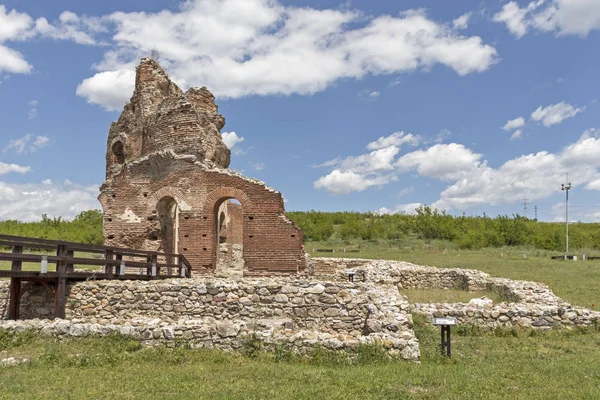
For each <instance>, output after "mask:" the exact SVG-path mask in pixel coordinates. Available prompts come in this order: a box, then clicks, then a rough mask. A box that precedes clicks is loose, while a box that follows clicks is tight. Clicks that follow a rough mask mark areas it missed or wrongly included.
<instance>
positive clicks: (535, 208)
mask: <svg viewBox="0 0 600 400" xmlns="http://www.w3.org/2000/svg"><path fill="white" fill-rule="evenodd" d="M533 210H534V211H535V220H536V221H537V204H536V205H535V206H533Z"/></svg>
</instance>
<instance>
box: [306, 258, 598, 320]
mask: <svg viewBox="0 0 600 400" xmlns="http://www.w3.org/2000/svg"><path fill="white" fill-rule="evenodd" d="M310 264H311V266H312V268H314V270H315V271H325V270H327V271H333V272H332V273H331V277H332V278H333V279H334V280H336V281H347V280H348V278H347V272H349V271H353V272H355V273H360V275H361V276H363V275H364V277H365V281H366V282H369V283H375V284H379V285H394V286H396V287H397V288H398V289H399V290H400V294H402V290H403V289H459V290H467V291H471V292H473V293H474V295H476V293H477V291H482V290H486V289H487V290H491V291H494V292H496V293H499V294H500V295H501V297H502V298H503V299H505V301H502V302H501V303H499V304H494V302H493V301H492V300H490V299H487V298H475V299H473V300H471V301H470V302H469V303H455V304H449V303H417V304H411V310H412V312H416V313H420V314H424V315H426V316H427V317H428V318H429V319H430V320H432V319H433V318H434V317H453V318H456V319H457V320H458V323H459V324H468V325H476V326H479V327H482V328H484V329H495V328H513V327H522V328H535V329H557V328H571V327H585V326H590V325H592V324H595V323H599V322H600V312H597V311H593V310H589V309H586V308H584V307H577V306H573V305H571V304H569V303H567V302H565V301H564V300H563V299H561V298H560V297H558V296H557V295H555V294H554V293H553V292H552V290H550V288H549V287H548V286H546V285H544V284H542V283H538V282H530V281H517V280H512V279H506V278H494V277H491V276H490V275H489V274H486V273H485V272H481V271H478V270H472V269H459V268H434V267H427V266H421V265H415V264H411V263H407V262H402V261H387V260H358V259H344V258H312V259H311V261H310ZM357 276H358V274H357Z"/></svg>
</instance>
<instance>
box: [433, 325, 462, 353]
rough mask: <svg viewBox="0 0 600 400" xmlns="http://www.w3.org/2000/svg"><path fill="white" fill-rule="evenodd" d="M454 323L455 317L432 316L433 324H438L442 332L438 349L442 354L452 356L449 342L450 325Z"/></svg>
mask: <svg viewBox="0 0 600 400" xmlns="http://www.w3.org/2000/svg"><path fill="white" fill-rule="evenodd" d="M454 325H456V318H434V319H433V326H439V327H440V328H441V333H442V344H441V345H440V351H441V353H442V355H443V356H447V357H451V356H452V347H451V344H450V327H452V326H454Z"/></svg>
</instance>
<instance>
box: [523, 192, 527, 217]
mask: <svg viewBox="0 0 600 400" xmlns="http://www.w3.org/2000/svg"><path fill="white" fill-rule="evenodd" d="M523 215H524V216H525V218H527V197H525V198H524V199H523Z"/></svg>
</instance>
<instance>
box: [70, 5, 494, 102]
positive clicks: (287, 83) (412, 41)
mask: <svg viewBox="0 0 600 400" xmlns="http://www.w3.org/2000/svg"><path fill="white" fill-rule="evenodd" d="M102 20H103V21H109V22H110V23H112V24H114V35H113V44H114V46H113V47H112V48H111V49H110V50H108V51H107V53H106V54H105V57H104V60H103V61H102V62H101V63H99V64H98V65H97V68H98V70H99V72H98V74H97V75H96V76H95V77H92V78H89V79H87V80H86V81H84V82H83V83H82V85H80V88H79V89H80V90H78V95H80V96H83V97H86V98H87V99H88V101H90V102H93V103H99V104H102V105H104V106H105V107H106V108H108V109H114V108H119V107H120V105H122V103H124V101H125V100H126V99H127V98H128V97H129V96H130V95H131V90H130V89H131V87H132V86H133V74H131V75H127V76H124V75H117V74H115V72H116V71H122V70H129V71H132V65H133V64H134V63H135V62H137V60H138V59H139V58H140V57H142V56H147V55H148V54H150V52H151V51H152V50H156V51H158V52H159V53H160V55H161V63H162V64H163V65H164V66H165V68H166V69H167V70H168V71H169V73H170V75H171V76H172V77H173V78H174V79H175V80H176V81H177V82H178V83H179V84H180V85H181V86H182V87H184V88H185V87H187V86H191V85H199V84H202V85H206V86H207V87H209V88H210V89H211V91H212V92H213V93H215V95H217V96H219V97H230V98H237V97H242V96H247V95H272V94H283V95H288V94H292V93H295V94H301V95H306V94H313V93H315V92H318V91H322V90H324V89H326V88H327V87H329V86H330V85H331V84H333V83H334V82H336V81H338V80H340V79H348V78H352V79H361V78H362V77H364V76H365V75H369V74H370V75H384V74H385V75H388V74H398V73H401V72H411V71H415V70H428V69H430V68H431V67H433V66H434V65H436V64H441V65H444V66H446V67H448V68H451V69H453V70H454V71H455V72H456V73H458V74H459V75H466V74H470V73H474V72H482V71H485V70H487V69H488V68H490V67H491V66H492V65H493V64H494V63H495V62H496V61H497V59H498V58H497V53H496V49H495V48H494V47H492V46H490V45H486V44H484V43H483V41H482V39H481V38H480V37H478V36H464V35H462V34H459V33H458V31H457V30H456V29H454V28H452V27H451V26H450V25H449V24H447V23H438V22H436V21H433V20H431V19H429V18H428V17H427V16H426V15H425V14H424V12H422V11H409V12H405V13H402V14H400V15H398V16H389V15H379V16H375V17H368V16H365V15H363V14H361V13H360V12H356V11H351V10H348V9H313V8H308V7H303V8H298V7H293V6H283V5H281V4H280V3H278V2H277V1H275V0H246V1H241V0H223V1H213V0H190V1H186V2H182V3H181V6H180V8H179V9H178V10H176V11H170V10H162V11H160V12H157V13H147V12H143V13H142V12H139V13H124V12H116V13H113V14H111V15H109V16H105V17H104V18H103V19H102ZM101 74H103V75H101ZM123 78H127V79H128V80H129V85H125V84H123V82H122V80H121V79H123ZM97 80H100V81H101V84H99V83H96V84H94V85H92V84H91V83H93V82H95V81H97ZM112 80H115V81H117V82H118V84H117V85H113V84H111V82H110V81H112ZM86 82H87V85H85V90H84V89H83V87H84V83H86ZM114 86H116V88H115V89H112V87H114ZM109 88H111V90H110V93H111V96H110V97H109V98H108V99H107V98H106V91H107V90H108V89H109ZM96 92H100V94H98V93H96ZM117 92H119V93H120V94H117ZM115 98H119V99H120V104H119V105H118V106H117V105H116V104H115V102H114V101H113V100H114V99H115Z"/></svg>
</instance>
